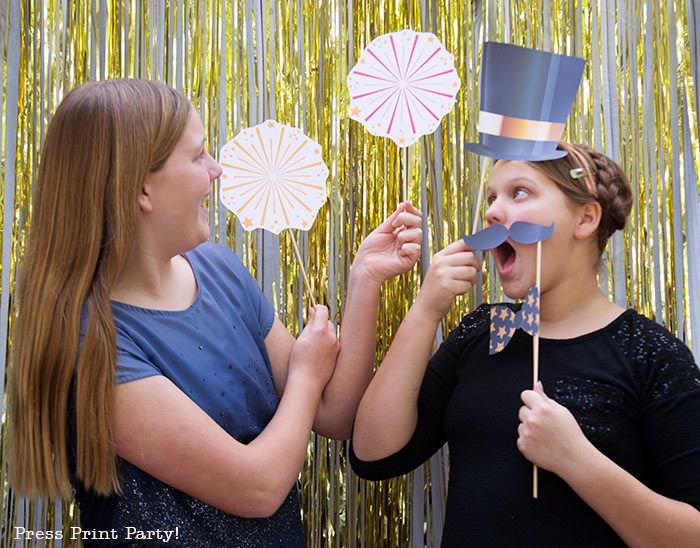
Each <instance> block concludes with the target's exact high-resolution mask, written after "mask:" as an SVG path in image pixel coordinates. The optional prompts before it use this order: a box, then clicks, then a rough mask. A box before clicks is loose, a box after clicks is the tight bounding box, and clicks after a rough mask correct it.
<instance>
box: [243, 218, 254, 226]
mask: <svg viewBox="0 0 700 548" xmlns="http://www.w3.org/2000/svg"><path fill="white" fill-rule="evenodd" d="M243 226H244V227H246V228H250V227H251V226H253V219H249V218H248V217H246V218H245V221H243Z"/></svg>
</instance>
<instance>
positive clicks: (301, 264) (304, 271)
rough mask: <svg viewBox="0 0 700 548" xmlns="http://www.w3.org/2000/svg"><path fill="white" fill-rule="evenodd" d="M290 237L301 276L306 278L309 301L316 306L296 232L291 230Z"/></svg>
mask: <svg viewBox="0 0 700 548" xmlns="http://www.w3.org/2000/svg"><path fill="white" fill-rule="evenodd" d="M289 235H290V236H291V238H292V246H293V247H294V253H296V256H297V262H298V263H299V268H301V274H302V276H304V284H305V285H306V292H307V293H308V295H309V299H310V300H311V304H313V305H314V306H316V300H315V299H314V294H313V292H312V291H311V286H310V285H309V279H308V278H307V277H306V270H304V261H302V260H301V253H299V246H298V245H297V241H296V238H294V231H293V230H292V229H289Z"/></svg>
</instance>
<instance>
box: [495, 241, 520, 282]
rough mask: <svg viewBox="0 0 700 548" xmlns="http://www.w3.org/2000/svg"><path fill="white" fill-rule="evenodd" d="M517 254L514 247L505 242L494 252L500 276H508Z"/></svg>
mask: <svg viewBox="0 0 700 548" xmlns="http://www.w3.org/2000/svg"><path fill="white" fill-rule="evenodd" d="M515 256H516V252H515V249H513V246H512V245H510V244H509V243H508V242H504V243H502V244H501V245H499V246H498V247H497V248H495V249H494V250H493V257H494V259H495V261H496V269H497V270H498V274H499V275H500V276H504V275H506V274H508V273H509V272H510V271H511V269H512V268H513V264H515Z"/></svg>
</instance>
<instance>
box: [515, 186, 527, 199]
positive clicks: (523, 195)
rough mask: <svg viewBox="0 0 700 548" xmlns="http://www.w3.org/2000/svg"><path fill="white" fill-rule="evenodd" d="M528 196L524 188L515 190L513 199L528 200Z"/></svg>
mask: <svg viewBox="0 0 700 548" xmlns="http://www.w3.org/2000/svg"><path fill="white" fill-rule="evenodd" d="M527 196H528V192H527V190H525V189H524V188H517V189H515V192H514V193H513V198H516V199H518V198H526V197H527Z"/></svg>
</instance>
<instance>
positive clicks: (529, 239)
mask: <svg viewBox="0 0 700 548" xmlns="http://www.w3.org/2000/svg"><path fill="white" fill-rule="evenodd" d="M553 232H554V223H552V224H551V225H549V226H545V225H539V224H537V223H528V222H527V221H516V222H514V223H513V224H512V225H510V228H508V227H506V226H505V225H491V226H487V227H486V228H485V229H483V230H480V231H479V232H477V233H476V234H471V235H465V236H464V238H463V239H464V242H465V243H466V244H467V245H468V246H469V247H470V248H471V249H477V250H479V251H486V250H487V249H494V248H496V247H498V246H499V245H501V244H502V243H503V242H505V241H506V240H507V239H508V238H510V239H511V240H513V241H515V242H517V243H519V244H534V243H539V242H541V241H542V240H546V239H547V238H549V237H550V236H551V235H552V233H553ZM539 318H540V288H539V283H538V282H535V283H534V284H533V285H532V287H531V288H530V290H529V291H528V292H527V296H526V297H525V301H524V302H523V306H522V308H521V309H520V311H519V312H513V311H512V310H511V309H510V308H508V307H507V306H494V307H492V308H491V328H490V342H489V354H496V353H497V352H500V351H501V350H503V349H504V348H505V346H506V345H507V344H508V343H509V342H510V339H511V338H512V337H513V333H515V330H516V329H522V330H523V331H525V332H526V333H529V334H530V335H532V336H533V337H534V336H536V335H538V334H539V331H540V330H539V327H540V325H539Z"/></svg>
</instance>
